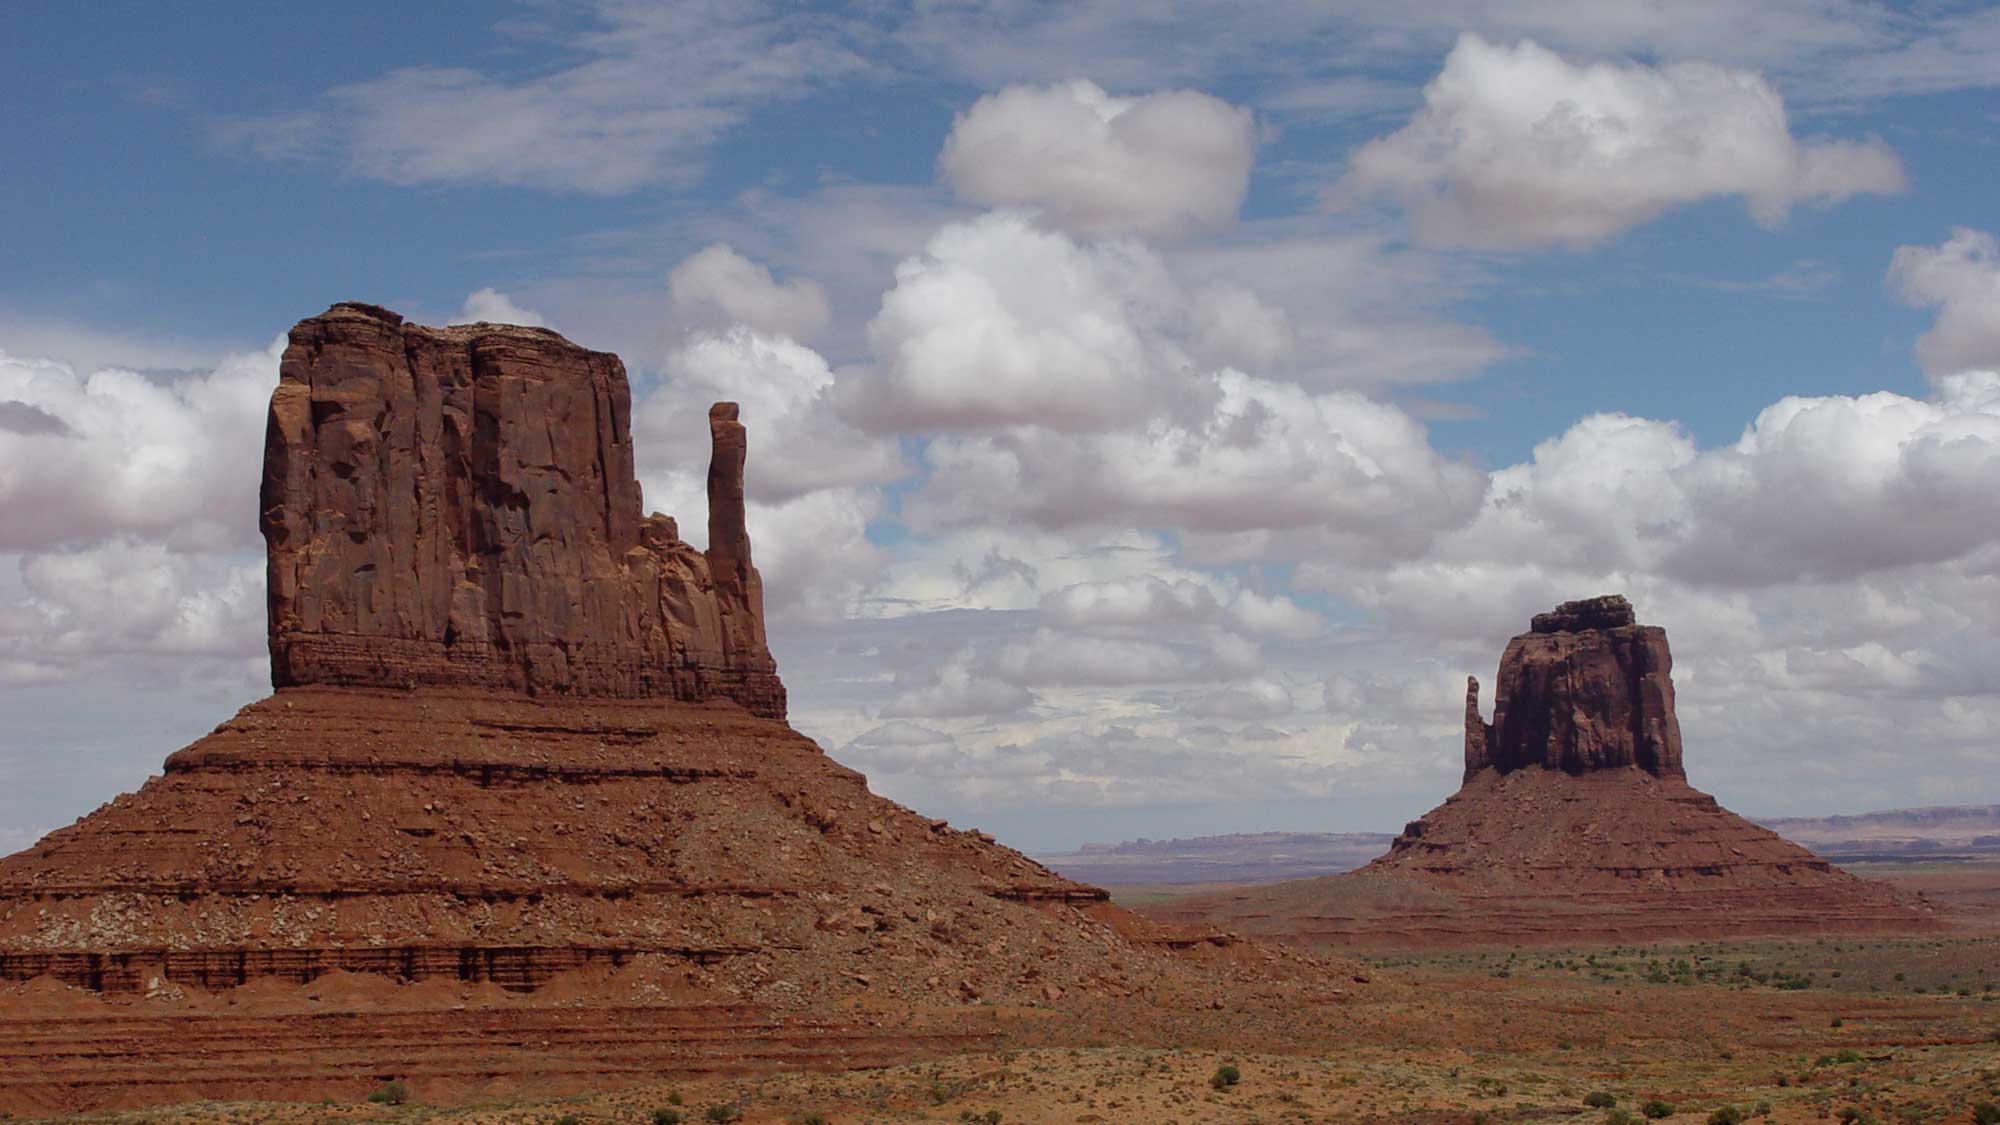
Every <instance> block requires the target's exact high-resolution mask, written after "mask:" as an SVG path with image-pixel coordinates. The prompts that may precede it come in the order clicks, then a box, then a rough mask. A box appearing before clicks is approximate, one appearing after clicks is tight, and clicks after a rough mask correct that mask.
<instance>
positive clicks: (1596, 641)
mask: <svg viewBox="0 0 2000 1125" xmlns="http://www.w3.org/2000/svg"><path fill="white" fill-rule="evenodd" d="M1673 667H1674V662H1673V655H1672V654H1671V653H1670V652H1669V651H1668V649H1667V633H1666V630H1664V629H1661V628H1660V627H1659V626H1657V625H1640V624H1637V623H1636V621H1635V618H1634V616H1633V613H1632V605H1631V603H1630V602H1628V601H1626V600H1625V599H1624V598H1622V597H1619V596H1617V595H1615V594H1614V595H1610V596H1607V597H1599V598H1589V599H1586V600H1583V601H1574V602H1564V603H1563V604H1562V605H1560V606H1558V607H1556V609H1555V610H1554V611H1553V612H1550V613H1542V614H1537V615H1535V618H1534V620H1533V621H1532V622H1531V624H1530V627H1529V630H1528V632H1526V633H1523V634H1521V635H1520V636H1518V637H1515V638H1514V639H1513V640H1512V641H1509V642H1508V643H1507V651H1506V652H1505V653H1504V654H1503V655H1502V656H1501V658H1500V679H1499V683H1498V685H1497V688H1496V690H1495V692H1494V706H1493V722H1492V723H1490V724H1488V723H1484V722H1481V721H1480V718H1479V711H1478V690H1479V688H1478V681H1477V680H1473V681H1470V683H1469V685H1468V688H1467V699H1466V717H1465V776H1466V778H1467V779H1468V780H1470V779H1471V778H1472V777H1474V776H1475V775H1477V774H1478V773H1480V772H1481V771H1483V770H1488V769H1492V770H1497V771H1499V772H1501V773H1509V772H1511V771H1513V770H1518V769H1525V768H1528V767H1531V766H1540V767H1543V768H1545V769H1555V770H1563V771H1565V772H1567V773H1572V774H1581V773H1585V772H1589V771H1591V770H1603V769H1622V768H1625V767H1637V768H1639V769H1642V770H1645V771H1646V772H1647V773H1650V774H1653V775H1654V776H1656V777H1685V776H1686V770H1685V769H1683V768H1682V765H1681V727H1680V720H1678V719H1677V718H1675V717H1674V684H1673Z"/></svg>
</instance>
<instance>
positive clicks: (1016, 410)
mask: <svg viewBox="0 0 2000 1125" xmlns="http://www.w3.org/2000/svg"><path fill="white" fill-rule="evenodd" d="M1178 300H1179V298H1178V295H1177V293H1176V290H1175V286H1174V283H1173V281H1172V279H1171V278H1170V277H1169V276H1168V274H1167V271H1166V267H1165V264H1164V263H1163V262H1162V261H1161V260H1160V259H1159V257H1158V256H1157V255H1156V254H1154V253H1152V252H1151V251H1149V250H1147V249H1146V248H1144V247H1143V246H1139V245H1137V244H1134V243H1107V244H1102V245H1089V246H1086V245H1084V244H1080V243H1078V242H1075V241H1073V240H1072V239H1070V238H1069V237H1067V236H1065V235H1062V234H1057V233H1053V232H1049V231H1043V230H1039V229H1037V228H1035V227H1034V226H1033V225H1032V224H1031V223H1030V222H1028V220H1027V219H1026V218H1025V217H1024V216H1022V215H1020V214H1018V213H1011V212H995V213H992V214H988V215H984V216H981V217H980V218H978V219H974V220H972V221H970V222H966V223H954V224H951V225H949V226H946V227H945V228H944V229H943V230H941V231H939V232H938V234H937V235H936V236H935V237H934V238H932V240H931V243H930V246H929V247H928V248H927V249H926V251H925V253H924V254H923V255H922V256H921V257H916V258H911V259H909V260H907V261H905V262H903V263H902V264H901V265H899V266H897V267H896V284H895V286H894V287H893V288H892V289H890V290H889V292H888V293H886V294H884V295H883V297H882V309H881V312H879V313H878V314H877V315H876V317H875V319H874V320H873V321H872V322H871V323H870V324H869V326H868V335H869V340H870V343H871V345H872V346H873V350H874V352H875V354H876V355H877V356H878V357H879V359H880V362H881V365H882V370H881V372H880V373H879V374H878V375H877V376H876V377H875V378H874V379H872V380H870V381H868V382H867V383H865V384H857V391H858V392H859V393H858V394H857V399H858V401H856V402H853V403H851V404H849V409H848V413H849V414H850V415H851V416H853V417H855V418H856V419H857V420H858V421H860V422H861V423H862V424H865V425H869V426H871V427H877V428H885V429H902V430H923V429H964V428H980V427H986V426H993V425H1005V424H1009V423H1015V422H1036V423H1039V424H1041V425H1044V426H1049V427H1052V428H1055V429H1061V430H1087V429H1093V428H1098V427H1102V426H1107V425H1112V424H1116V423H1117V422H1119V421H1121V420H1123V419H1127V418H1130V417H1132V416H1133V415H1134V414H1136V413H1140V412H1145V411H1149V410H1153V409H1158V406H1159V404H1161V403H1162V401H1163V400H1166V401H1171V399H1172V398H1174V397H1176V396H1174V394H1173V391H1172V388H1171V387H1170V386H1169V383H1168V375H1169V374H1170V373H1174V372H1177V371H1178V370H1179V369H1180V368H1181V367H1182V366H1184V363H1185V360H1184V356H1183V353H1182V351H1181V349H1180V347H1179V345H1178V344H1177V342H1176V341H1174V340H1172V339H1170V338H1167V337H1165V336H1164V335H1163V334H1162V333H1160V332H1158V331H1156V330H1154V328H1153V326H1152V323H1151V321H1150V320H1149V317H1148V314H1149V313H1153V312H1155V310H1157V309H1159V308H1161V307H1163V306H1167V305H1171V304H1174V303H1176V302H1177V301H1178Z"/></svg>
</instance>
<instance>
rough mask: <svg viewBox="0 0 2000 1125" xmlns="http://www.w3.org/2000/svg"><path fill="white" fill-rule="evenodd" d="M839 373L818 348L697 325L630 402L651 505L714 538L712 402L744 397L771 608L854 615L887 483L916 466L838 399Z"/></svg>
mask: <svg viewBox="0 0 2000 1125" xmlns="http://www.w3.org/2000/svg"><path fill="white" fill-rule="evenodd" d="M833 385H834V374H833V372H832V371H831V369H829V368H828V367H827V364H826V360H825V359H824V358H822V357H821V356H820V355H819V354H818V353H817V352H814V351H813V350H812V349H810V348H807V347H805V346H804V345H801V344H799V343H797V342H795V341H793V340H791V339H789V338H786V337H783V336H767V335H760V334H758V333H756V332H752V331H750V330H749V329H747V328H743V327H736V328H732V329H729V330H727V331H725V332H721V333H719V334H710V333H696V334H694V335H691V336H689V337H686V338H685V339H683V340H682V342H681V344H680V345H679V346H678V347H676V348H675V349H674V350H673V351H672V352H671V353H669V355H668V356H667V360H666V364H665V377H664V380H663V381H662V382H661V383H660V384H659V385H658V386H657V387H655V388H654V389H652V390H651V391H650V392H648V393H646V394H645V395H643V396H642V397H641V398H640V399H639V401H638V403H637V405H636V406H634V408H633V414H632V417H633V435H634V448H635V453H636V456H637V458H638V469H639V478H640V484H641V486H642V488H643V489H644V494H645V497H646V503H647V504H648V505H649V506H650V507H653V508H656V509H660V510H663V511H665V512H667V513H668V514H670V515H672V516H674V517H675V518H676V519H677V520H678V521H679V523H680V528H681V534H682V535H683V536H684V537H685V538H687V539H688V540H689V541H690V542H693V543H704V542H706V538H707V536H706V527H707V519H708V495H707V472H708V450H709V435H708V408H709V405H710V404H711V403H713V402H717V401H723V400H729V401H734V402H738V403H740V404H741V406H742V408H743V409H742V418H743V423H744V425H745V426H746V427H748V429H749V434H750V457H749V460H748V462H747V464H746V466H745V469H744V486H745V492H746V495H747V497H748V500H749V504H748V505H747V510H746V513H745V517H746V521H747V523H748V526H749V530H750V537H751V541H752V542H753V543H754V544H755V549H756V557H757V566H758V569H759V570H760V571H762V573H763V575H764V586H765V599H766V605H767V607H768V609H769V611H770V612H771V613H772V614H773V615H774V616H778V617H785V616H802V617H805V618H809V619H815V620H821V619H827V618H831V617H838V616H841V615H843V614H846V613H848V612H849V611H850V610H851V608H852V606H853V604H854V602H855V600H856V599H858V598H859V597H860V596H861V594H862V592H863V590H864V589H865V588H866V587H867V586H868V585H869V584H870V583H871V582H872V581H873V579H874V577H875V576H876V575H877V574H878V573H879V571H880V567H881V561H882V556H881V553H880V552H879V551H878V550H877V549H876V547H875V546H874V545H873V544H871V543H870V542H869V540H868V536H867V529H868V525H869V522H870V521H871V520H873V519H874V518H875V517H876V516H877V514H878V513H879V512H880V511H881V496H880V492H879V488H878V487H877V486H878V485H881V484H884V483H887V482H890V481H893V480H896V479H898V478H900V477H902V476H903V475H904V474H905V473H906V471H907V469H906V466H905V465H904V463H903V459H902V454H901V452H900V451H899V450H898V448H897V446H896V443H895V442H894V441H893V440H892V439H886V438H882V437H877V436H871V435H865V434H862V433H859V432H857V431H856V430H854V429H853V428H852V427H851V426H849V425H848V424H846V423H845V422H844V421H842V420H841V419H840V418H839V417H837V416H836V415H835V414H834V413H833V412H832V410H831V408H830V406H829V401H830V400H829V394H830V392H831V389H832V387H833Z"/></svg>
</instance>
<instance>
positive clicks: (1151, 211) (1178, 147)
mask: <svg viewBox="0 0 2000 1125" xmlns="http://www.w3.org/2000/svg"><path fill="white" fill-rule="evenodd" d="M1255 148H1256V145H1255V121H1254V119H1253V118H1252V116H1251V114H1250V112H1249V111H1248V110H1245V109H1241V108H1238V107H1236V106H1232V105H1230V104H1229V103H1227V102H1224V101H1222V100H1220V99H1218V98H1213V97H1210V96H1209V95H1207V94H1203V93H1199V92H1197V91H1193V90H1170V91H1165V92H1162V93H1155V94H1148V95H1146V96H1144V97H1137V98H1121V97H1113V96H1112V95H1110V94H1107V93H1105V92H1104V90H1103V89H1102V88H1100V87H1098V86H1097V85H1096V84H1095V83H1092V82H1089V81H1086V80H1083V79H1075V80H1072V81H1069V82H1060V83H1056V84H1054V85H1050V86H1009V87H1007V88H1006V89H1004V90H1001V91H1000V92H999V93H996V94H988V95H987V96H985V97H983V98H981V99H979V101H977V102H975V103H974V104H973V106H972V108H971V109H969V110H967V111H965V112H964V113H962V114H959V115H958V118H957V119H956V121H955V122H954V123H953V125H952V130H951V135H950V136H948V137H946V138H945V142H944V151H943V153H942V154H941V155H940V156H939V157H938V167H939V168H940V170H942V172H943V173H944V176H945V178H946V179H947V180H948V181H950V183H951V185H952V187H953V188H954V189H956V190H957V191H958V193H959V194H960V195H961V196H963V197H965V198H967V199H970V200H972V201H974V202H977V203H983V204H987V205H989V206H1001V207H1016V206H1019V207H1030V208H1033V209H1035V211H1036V213H1037V215H1038V216H1039V217H1040V218H1041V219H1042V220H1043V221H1045V222H1047V223H1049V224H1050V225H1052V226H1055V227H1059V228H1061V229H1063V230H1069V231H1076V232H1080V233H1085V234H1098V235H1107V234H1108V235H1121V234H1136V235H1144V236H1148V237H1173V236H1177V235H1181V234H1185V233H1188V232H1189V231H1192V230H1197V229H1200V228H1204V227H1213V226H1217V225H1220V224H1222V223H1225V222H1227V221H1229V220H1230V219H1231V218H1233V217H1234V216H1235V215H1236V211H1237V208H1238V207H1240V206H1242V203H1243V196H1244V193H1245V192H1246V191H1247V190H1248V189H1249V184H1250V163H1251V160H1252V157H1253V155H1254V152H1255Z"/></svg>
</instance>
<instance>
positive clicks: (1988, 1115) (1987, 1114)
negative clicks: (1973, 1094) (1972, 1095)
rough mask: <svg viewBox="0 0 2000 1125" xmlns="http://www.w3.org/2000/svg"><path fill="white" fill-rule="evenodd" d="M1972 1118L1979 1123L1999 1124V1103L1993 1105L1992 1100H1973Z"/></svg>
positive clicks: (1987, 1124) (1981, 1124)
mask: <svg viewBox="0 0 2000 1125" xmlns="http://www.w3.org/2000/svg"><path fill="white" fill-rule="evenodd" d="M1972 1119H1973V1120H1974V1121H1977V1122H1979V1125H2000V1105H1994V1104H1993V1103H1992V1102H1974V1103H1973V1104H1972Z"/></svg>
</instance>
